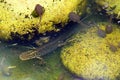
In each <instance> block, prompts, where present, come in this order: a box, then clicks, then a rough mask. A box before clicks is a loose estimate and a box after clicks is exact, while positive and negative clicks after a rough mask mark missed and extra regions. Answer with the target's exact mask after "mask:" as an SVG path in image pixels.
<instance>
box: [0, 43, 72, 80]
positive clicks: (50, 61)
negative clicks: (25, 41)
mask: <svg viewBox="0 0 120 80" xmlns="http://www.w3.org/2000/svg"><path fill="white" fill-rule="evenodd" d="M22 51H24V50H22V49H21V48H19V49H18V47H17V48H4V47H3V45H2V48H1V47H0V60H1V59H2V57H5V62H4V64H5V65H7V66H16V68H13V69H11V75H10V76H5V75H3V74H2V73H1V71H0V79H1V80H59V78H64V79H63V80H72V77H71V75H70V74H69V73H68V72H67V71H66V70H65V68H64V67H63V65H62V63H61V62H60V57H59V56H60V49H57V50H56V51H54V52H52V53H51V54H50V55H47V56H44V57H43V58H44V61H45V62H46V64H45V65H39V64H38V63H39V60H37V59H33V60H29V61H21V60H20V59H19V58H18V56H19V53H21V52H22Z"/></svg>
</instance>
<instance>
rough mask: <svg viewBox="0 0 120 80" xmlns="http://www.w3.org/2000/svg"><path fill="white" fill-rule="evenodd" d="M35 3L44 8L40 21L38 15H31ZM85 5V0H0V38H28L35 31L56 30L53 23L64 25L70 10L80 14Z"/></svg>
mask: <svg viewBox="0 0 120 80" xmlns="http://www.w3.org/2000/svg"><path fill="white" fill-rule="evenodd" d="M36 4H40V5H41V6H42V7H44V10H45V12H44V13H43V15H42V18H41V21H40V17H34V16H33V15H31V14H32V12H33V11H34V8H35V6H36ZM85 5H86V0H0V39H3V40H9V39H13V38H14V37H18V38H20V39H23V40H24V38H25V39H28V40H30V39H32V38H33V37H34V36H35V32H38V33H45V32H46V31H51V30H54V31H58V30H59V28H57V27H56V26H55V24H61V25H65V24H66V23H67V22H68V14H69V13H70V12H72V11H74V12H76V13H78V14H79V15H81V14H82V13H83V12H84V11H85ZM63 16H64V17H63ZM26 34H27V35H28V36H27V37H24V35H26Z"/></svg>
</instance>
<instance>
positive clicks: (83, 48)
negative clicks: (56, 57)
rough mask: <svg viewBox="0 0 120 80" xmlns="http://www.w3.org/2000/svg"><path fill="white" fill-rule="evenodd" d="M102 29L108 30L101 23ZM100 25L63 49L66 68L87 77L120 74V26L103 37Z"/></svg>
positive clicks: (99, 79) (105, 79)
mask: <svg viewBox="0 0 120 80" xmlns="http://www.w3.org/2000/svg"><path fill="white" fill-rule="evenodd" d="M100 29H102V30H105V25H103V24H101V25H100ZM97 31H98V28H97V27H91V28H89V29H87V30H86V33H81V32H78V33H77V34H75V35H74V36H73V37H72V38H71V39H70V40H69V41H68V42H69V45H66V46H65V47H64V48H63V49H62V52H61V53H62V54H61V59H62V62H63V64H64V66H65V67H66V68H68V69H69V70H70V71H71V72H72V73H74V74H76V75H77V76H79V77H83V78H85V79H87V80H93V79H94V80H116V77H118V76H119V73H120V36H119V35H120V29H119V28H118V27H116V26H115V25H114V27H113V32H112V33H109V34H106V37H104V38H103V37H100V36H99V35H98V33H97Z"/></svg>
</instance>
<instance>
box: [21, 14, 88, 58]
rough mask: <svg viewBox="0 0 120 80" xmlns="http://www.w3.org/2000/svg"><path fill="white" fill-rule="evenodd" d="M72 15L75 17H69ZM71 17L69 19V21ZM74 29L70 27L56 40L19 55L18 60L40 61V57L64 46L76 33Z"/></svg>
mask: <svg viewBox="0 0 120 80" xmlns="http://www.w3.org/2000/svg"><path fill="white" fill-rule="evenodd" d="M74 15H76V14H73V15H71V17H72V16H74ZM71 17H70V19H71ZM77 17H78V16H77ZM74 18H75V17H74ZM79 23H80V24H84V23H82V22H81V21H80V20H79ZM83 26H84V27H86V26H87V27H88V25H86V26H85V25H83ZM75 27H77V26H75ZM78 27H79V26H78ZM76 29H77V28H73V27H70V28H69V29H68V30H67V31H65V32H63V33H61V34H60V35H59V36H58V37H57V38H56V39H54V40H52V41H50V42H48V43H46V44H44V45H41V46H40V47H39V48H36V49H33V50H29V51H26V52H23V53H21V54H20V55H19V58H20V59H21V60H29V59H33V58H37V59H41V56H44V55H46V54H48V53H50V52H52V51H54V50H56V49H57V48H58V47H61V46H63V45H65V43H66V42H67V41H66V40H67V39H68V38H69V37H70V36H72V34H74V33H75V32H76Z"/></svg>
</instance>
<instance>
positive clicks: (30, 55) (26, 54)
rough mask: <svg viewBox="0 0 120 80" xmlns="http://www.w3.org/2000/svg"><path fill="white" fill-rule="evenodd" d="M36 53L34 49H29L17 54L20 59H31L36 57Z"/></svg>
mask: <svg viewBox="0 0 120 80" xmlns="http://www.w3.org/2000/svg"><path fill="white" fill-rule="evenodd" d="M36 53H37V51H36V50H30V51H27V52H23V53H21V54H20V55H19V58H20V59H21V60H29V59H33V58H36Z"/></svg>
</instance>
